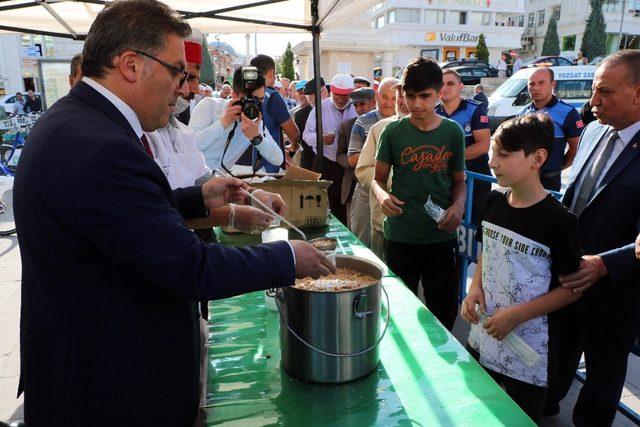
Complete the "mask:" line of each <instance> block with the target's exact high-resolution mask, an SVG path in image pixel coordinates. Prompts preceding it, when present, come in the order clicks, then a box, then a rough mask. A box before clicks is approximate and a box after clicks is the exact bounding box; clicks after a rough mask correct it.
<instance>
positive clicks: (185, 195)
mask: <svg viewBox="0 0 640 427" xmlns="http://www.w3.org/2000/svg"><path fill="white" fill-rule="evenodd" d="M173 198H174V200H175V201H176V209H178V212H180V215H182V218H183V219H185V220H189V219H196V218H204V217H206V216H207V208H206V206H205V205H204V199H203V198H202V186H201V185H197V186H194V187H184V188H176V189H175V190H173Z"/></svg>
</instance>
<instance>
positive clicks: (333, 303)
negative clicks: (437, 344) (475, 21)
mask: <svg viewBox="0 0 640 427" xmlns="http://www.w3.org/2000/svg"><path fill="white" fill-rule="evenodd" d="M336 266H337V267H344V268H350V269H353V270H356V271H359V272H362V273H367V274H370V275H372V276H373V277H375V278H377V279H378V281H377V282H376V283H375V284H373V285H370V286H368V287H366V288H361V289H356V290H353V291H346V292H313V291H304V290H299V289H295V288H280V289H278V291H277V297H276V301H277V304H278V310H279V312H280V351H281V353H282V366H283V367H284V369H285V370H286V371H287V372H288V373H289V374H291V375H293V376H294V377H296V378H299V379H301V380H307V381H314V382H319V383H342V382H347V381H352V380H355V379H357V378H360V377H363V376H365V375H367V374H369V373H371V371H373V370H374V369H375V368H376V367H377V366H378V361H379V349H378V344H379V343H380V340H381V339H382V336H384V333H385V332H386V330H387V325H388V322H389V307H388V298H387V318H386V324H385V327H384V330H383V332H382V335H380V289H381V285H380V279H381V278H382V275H383V273H382V271H381V270H380V268H379V267H378V266H377V265H376V264H374V263H373V262H371V261H368V260H366V259H364V258H358V257H353V256H346V255H337V256H336ZM385 293H386V292H385Z"/></svg>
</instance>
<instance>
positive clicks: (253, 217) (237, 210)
mask: <svg viewBox="0 0 640 427" xmlns="http://www.w3.org/2000/svg"><path fill="white" fill-rule="evenodd" d="M229 207H230V208H231V209H230V210H229V226H230V227H233V228H235V229H237V230H240V231H242V232H243V233H248V234H259V233H261V232H263V231H264V230H266V229H267V228H269V226H270V225H271V224H272V223H273V221H274V218H273V216H272V215H270V214H268V213H266V212H264V211H263V210H260V209H256V208H254V207H251V206H243V205H236V204H233V203H232V204H230V205H229Z"/></svg>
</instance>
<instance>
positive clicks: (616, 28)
mask: <svg viewBox="0 0 640 427" xmlns="http://www.w3.org/2000/svg"><path fill="white" fill-rule="evenodd" d="M602 12H603V15H604V20H605V24H606V28H607V53H613V52H615V51H617V50H619V49H640V0H624V1H623V0H610V1H605V2H604V3H603V5H602ZM590 13H591V6H590V3H589V1H587V0H526V2H525V13H524V14H522V15H517V16H514V17H513V20H515V21H516V23H517V25H521V26H523V27H524V28H525V30H524V33H523V35H522V56H523V57H534V56H539V55H540V54H541V53H542V45H543V43H544V37H545V35H546V33H547V27H548V26H549V20H550V19H551V17H552V16H555V18H556V20H557V21H558V37H559V39H560V40H559V41H560V50H561V54H562V55H565V56H567V57H572V56H575V55H576V54H577V53H578V51H579V50H580V46H581V45H582V38H583V36H584V30H585V26H586V22H587V18H588V17H589V14H590ZM621 22H622V26H621Z"/></svg>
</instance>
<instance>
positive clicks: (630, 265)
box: [600, 243, 640, 286]
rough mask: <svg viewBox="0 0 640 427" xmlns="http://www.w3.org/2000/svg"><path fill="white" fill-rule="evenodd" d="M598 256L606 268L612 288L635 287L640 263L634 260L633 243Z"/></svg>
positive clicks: (639, 271)
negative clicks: (630, 285) (631, 285)
mask: <svg viewBox="0 0 640 427" xmlns="http://www.w3.org/2000/svg"><path fill="white" fill-rule="evenodd" d="M600 256H601V257H602V260H603V261H604V264H605V265H606V266H607V271H608V274H609V277H610V279H611V284H612V285H613V286H623V285H629V284H635V285H637V283H636V282H637V277H638V275H640V261H638V260H637V259H636V252H635V243H631V244H628V245H626V246H623V247H621V248H615V249H611V250H610V251H607V252H603V253H601V254H600Z"/></svg>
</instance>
